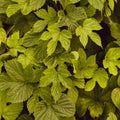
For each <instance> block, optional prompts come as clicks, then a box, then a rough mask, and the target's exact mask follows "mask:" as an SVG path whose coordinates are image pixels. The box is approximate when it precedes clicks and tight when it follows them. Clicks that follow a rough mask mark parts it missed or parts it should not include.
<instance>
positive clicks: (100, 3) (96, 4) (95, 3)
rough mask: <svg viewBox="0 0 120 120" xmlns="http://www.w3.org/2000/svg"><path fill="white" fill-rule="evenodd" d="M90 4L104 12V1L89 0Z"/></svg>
mask: <svg viewBox="0 0 120 120" xmlns="http://www.w3.org/2000/svg"><path fill="white" fill-rule="evenodd" d="M88 2H89V3H90V4H91V5H92V6H93V7H94V8H96V9H98V10H100V11H102V10H103V7H104V1H103V0H88Z"/></svg>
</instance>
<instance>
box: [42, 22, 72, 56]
mask: <svg viewBox="0 0 120 120" xmlns="http://www.w3.org/2000/svg"><path fill="white" fill-rule="evenodd" d="M47 29H48V31H49V32H46V31H45V32H43V33H42V35H41V40H49V39H50V41H49V42H48V45H47V53H48V55H51V54H53V53H54V52H55V49H56V47H57V42H58V41H59V42H60V43H61V45H62V47H63V48H64V49H65V50H66V51H67V50H68V49H69V47H70V39H71V38H72V35H71V32H70V31H69V30H62V31H60V28H59V27H58V26H57V24H53V25H50V26H48V28H47Z"/></svg>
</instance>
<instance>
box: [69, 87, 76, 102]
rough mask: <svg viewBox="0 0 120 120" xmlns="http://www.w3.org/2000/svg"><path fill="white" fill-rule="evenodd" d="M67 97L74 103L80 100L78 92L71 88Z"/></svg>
mask: <svg viewBox="0 0 120 120" xmlns="http://www.w3.org/2000/svg"><path fill="white" fill-rule="evenodd" d="M67 95H68V97H69V98H70V99H71V100H72V101H73V103H76V101H77V99H78V90H77V89H76V88H75V87H74V88H71V89H69V90H68V92H67Z"/></svg>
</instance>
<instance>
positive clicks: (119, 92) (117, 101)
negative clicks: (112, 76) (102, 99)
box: [111, 88, 120, 110]
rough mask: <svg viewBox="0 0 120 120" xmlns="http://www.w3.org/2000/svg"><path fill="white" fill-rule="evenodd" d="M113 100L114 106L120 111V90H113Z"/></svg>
mask: <svg viewBox="0 0 120 120" xmlns="http://www.w3.org/2000/svg"><path fill="white" fill-rule="evenodd" d="M116 96H117V97H116ZM111 98H112V101H113V103H114V105H115V106H116V107H117V108H118V109H119V110H120V88H115V89H113V91H112V94H111Z"/></svg>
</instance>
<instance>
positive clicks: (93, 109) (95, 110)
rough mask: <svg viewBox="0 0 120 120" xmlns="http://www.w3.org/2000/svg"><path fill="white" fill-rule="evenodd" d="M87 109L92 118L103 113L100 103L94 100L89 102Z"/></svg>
mask: <svg viewBox="0 0 120 120" xmlns="http://www.w3.org/2000/svg"><path fill="white" fill-rule="evenodd" d="M88 110H89V111H90V115H91V116H92V117H93V118H95V117H99V116H100V115H102V113H103V107H102V105H101V103H99V102H96V101H93V102H91V103H89V107H88Z"/></svg>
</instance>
